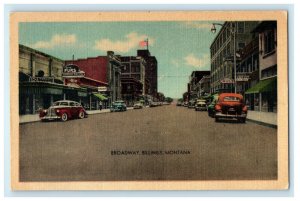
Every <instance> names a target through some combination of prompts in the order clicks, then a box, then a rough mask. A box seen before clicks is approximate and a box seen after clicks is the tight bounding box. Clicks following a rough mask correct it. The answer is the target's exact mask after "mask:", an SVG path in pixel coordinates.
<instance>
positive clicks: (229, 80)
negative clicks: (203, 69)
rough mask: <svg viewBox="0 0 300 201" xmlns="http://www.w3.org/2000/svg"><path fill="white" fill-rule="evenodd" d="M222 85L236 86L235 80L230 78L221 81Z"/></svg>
mask: <svg viewBox="0 0 300 201" xmlns="http://www.w3.org/2000/svg"><path fill="white" fill-rule="evenodd" d="M220 82H221V83H222V84H234V80H232V79H230V78H224V79H222V80H221V81H220Z"/></svg>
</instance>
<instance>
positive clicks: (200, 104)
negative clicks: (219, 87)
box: [195, 99, 207, 111]
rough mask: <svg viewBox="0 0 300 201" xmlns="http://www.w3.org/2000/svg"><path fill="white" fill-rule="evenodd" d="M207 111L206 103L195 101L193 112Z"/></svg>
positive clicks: (201, 100)
mask: <svg viewBox="0 0 300 201" xmlns="http://www.w3.org/2000/svg"><path fill="white" fill-rule="evenodd" d="M205 110H207V106H206V101H205V100H203V99H200V100H197V102H196V104H195V111H205Z"/></svg>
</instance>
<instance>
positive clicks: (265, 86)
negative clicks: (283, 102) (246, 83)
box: [245, 77, 277, 94]
mask: <svg viewBox="0 0 300 201" xmlns="http://www.w3.org/2000/svg"><path fill="white" fill-rule="evenodd" d="M276 89H277V77H273V78H270V79H266V80H261V81H259V82H258V83H257V84H256V85H254V86H253V87H251V88H250V89H248V90H247V91H246V92H245V94H254V93H262V92H269V91H276Z"/></svg>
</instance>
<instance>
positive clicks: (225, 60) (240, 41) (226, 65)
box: [210, 21, 258, 93]
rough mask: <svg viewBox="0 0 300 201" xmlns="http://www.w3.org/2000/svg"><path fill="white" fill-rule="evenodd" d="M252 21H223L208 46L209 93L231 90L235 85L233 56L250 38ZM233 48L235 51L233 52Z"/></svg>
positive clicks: (253, 23) (253, 24)
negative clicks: (209, 67) (209, 55)
mask: <svg viewBox="0 0 300 201" xmlns="http://www.w3.org/2000/svg"><path fill="white" fill-rule="evenodd" d="M257 24H258V22H252V21H238V22H225V23H224V24H223V25H222V28H221V30H220V31H219V32H218V34H217V36H216V37H215V39H214V41H213V42H212V44H211V46H210V53H211V93H216V92H223V91H227V92H233V91H234V87H235V80H234V79H235V69H236V66H234V57H235V58H236V59H237V62H236V63H238V62H239V60H238V59H239V58H238V57H236V52H238V51H239V50H241V49H243V48H244V47H245V46H246V44H248V43H249V42H250V41H251V40H252V33H251V31H252V30H253V28H254V27H255V26H256V25H257ZM234 49H235V51H236V52H234Z"/></svg>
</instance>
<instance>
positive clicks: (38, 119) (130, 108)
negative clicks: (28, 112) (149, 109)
mask: <svg viewBox="0 0 300 201" xmlns="http://www.w3.org/2000/svg"><path fill="white" fill-rule="evenodd" d="M127 110H133V107H129V108H127ZM87 113H88V112H87ZM104 113H110V110H108V111H102V112H95V113H90V114H89V113H88V115H95V114H104ZM19 120H20V118H19ZM38 121H41V120H40V118H39V117H38V118H37V119H34V120H31V121H24V122H20V121H19V124H28V123H33V122H38Z"/></svg>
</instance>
